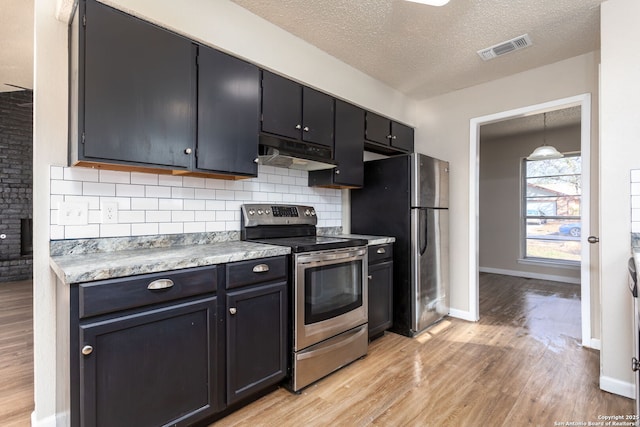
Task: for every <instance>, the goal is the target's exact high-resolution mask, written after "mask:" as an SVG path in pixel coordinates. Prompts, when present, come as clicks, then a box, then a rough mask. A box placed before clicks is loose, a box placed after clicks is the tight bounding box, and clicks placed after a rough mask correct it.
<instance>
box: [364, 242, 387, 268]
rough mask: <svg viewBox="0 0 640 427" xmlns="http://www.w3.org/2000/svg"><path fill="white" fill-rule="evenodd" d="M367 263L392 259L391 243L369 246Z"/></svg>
mask: <svg viewBox="0 0 640 427" xmlns="http://www.w3.org/2000/svg"><path fill="white" fill-rule="evenodd" d="M368 259H369V264H375V263H376V262H382V261H386V260H390V259H393V243H384V244H382V245H373V246H369V258H368Z"/></svg>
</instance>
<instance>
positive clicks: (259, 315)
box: [226, 257, 288, 405]
mask: <svg viewBox="0 0 640 427" xmlns="http://www.w3.org/2000/svg"><path fill="white" fill-rule="evenodd" d="M227 289H228V291H227V343H226V344H227V403H228V404H229V405H232V404H234V403H237V402H240V401H242V400H243V399H247V398H249V397H251V396H252V395H255V394H256V393H259V392H261V391H262V390H265V389H267V388H268V387H270V386H275V385H276V384H278V383H279V382H280V381H281V380H282V379H284V377H285V375H286V372H287V313H288V310H287V259H286V257H275V258H266V259H261V260H256V261H242V262H238V263H233V264H228V265H227Z"/></svg>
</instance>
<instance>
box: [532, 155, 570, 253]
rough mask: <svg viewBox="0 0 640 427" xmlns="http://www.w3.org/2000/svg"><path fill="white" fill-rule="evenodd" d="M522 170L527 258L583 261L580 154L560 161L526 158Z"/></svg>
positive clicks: (567, 156)
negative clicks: (581, 254)
mask: <svg viewBox="0 0 640 427" xmlns="http://www.w3.org/2000/svg"><path fill="white" fill-rule="evenodd" d="M522 171H523V173H522V177H523V179H522V181H523V182H522V184H523V191H522V194H523V200H522V206H523V208H522V219H523V229H524V230H525V232H524V239H523V240H524V241H523V245H522V246H523V252H524V254H523V255H524V258H525V259H529V260H541V261H552V262H559V263H567V264H574V263H578V262H580V236H581V234H582V229H581V222H580V211H581V206H580V205H581V195H582V175H581V157H580V153H573V154H565V157H563V158H561V159H550V160H527V159H524V160H523V167H522Z"/></svg>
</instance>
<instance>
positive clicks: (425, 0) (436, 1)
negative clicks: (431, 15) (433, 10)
mask: <svg viewBox="0 0 640 427" xmlns="http://www.w3.org/2000/svg"><path fill="white" fill-rule="evenodd" d="M406 1H410V2H412V3H420V4H427V5H429V6H444V5H445V4H447V3H449V0H406Z"/></svg>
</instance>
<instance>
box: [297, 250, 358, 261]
mask: <svg viewBox="0 0 640 427" xmlns="http://www.w3.org/2000/svg"><path fill="white" fill-rule="evenodd" d="M366 253H367V248H362V249H358V250H349V251H347V252H337V253H328V252H311V253H309V254H304V255H299V256H298V257H297V260H296V262H297V263H299V264H311V263H314V262H323V261H334V260H341V259H348V258H354V259H358V258H364V256H365V255H366Z"/></svg>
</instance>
